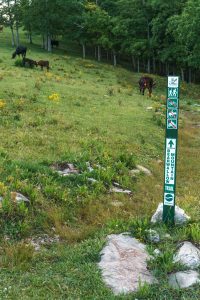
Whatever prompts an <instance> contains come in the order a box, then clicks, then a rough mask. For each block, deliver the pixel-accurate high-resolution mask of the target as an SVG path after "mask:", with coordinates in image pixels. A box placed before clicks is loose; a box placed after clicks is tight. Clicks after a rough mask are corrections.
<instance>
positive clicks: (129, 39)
mask: <svg viewBox="0 0 200 300" xmlns="http://www.w3.org/2000/svg"><path fill="white" fill-rule="evenodd" d="M0 24H3V25H5V26H8V27H9V28H10V30H11V33H12V45H13V46H14V45H18V44H19V43H20V34H19V32H20V31H19V28H23V29H24V30H25V31H26V32H27V35H28V38H29V41H30V43H33V34H37V35H41V38H42V45H43V47H44V48H45V49H46V50H47V51H51V50H52V49H51V39H53V38H55V37H58V36H62V37H63V38H65V39H66V40H67V39H70V40H73V41H75V42H77V43H78V44H79V45H80V46H81V49H82V56H83V58H85V57H86V56H87V55H89V54H90V55H91V53H93V55H94V56H95V58H96V59H97V60H98V61H101V60H102V59H107V60H112V62H113V64H114V65H115V66H116V65H117V63H119V62H121V61H124V62H127V63H128V64H129V65H130V66H131V67H132V68H133V69H134V71H137V72H141V71H143V72H148V73H158V74H163V75H164V74H174V73H177V72H178V73H179V74H180V75H181V77H182V80H187V81H188V82H192V81H193V82H195V81H198V80H199V77H200V74H199V73H200V72H199V69H200V51H199V49H200V47H199V46H200V34H199V28H200V1H199V0H168V1H163V0H0Z"/></svg>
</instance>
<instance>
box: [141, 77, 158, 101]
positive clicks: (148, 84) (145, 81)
mask: <svg viewBox="0 0 200 300" xmlns="http://www.w3.org/2000/svg"><path fill="white" fill-rule="evenodd" d="M138 83H139V88H140V93H142V95H144V92H145V90H146V89H148V91H149V97H151V94H152V90H153V87H154V86H155V85H156V83H155V81H154V80H153V78H151V77H149V76H144V77H141V78H140V80H139V82H138Z"/></svg>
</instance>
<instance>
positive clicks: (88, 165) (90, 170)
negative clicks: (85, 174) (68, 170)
mask: <svg viewBox="0 0 200 300" xmlns="http://www.w3.org/2000/svg"><path fill="white" fill-rule="evenodd" d="M86 166H87V168H88V171H89V172H92V171H94V169H93V168H92V167H91V165H90V162H89V161H87V162H86Z"/></svg>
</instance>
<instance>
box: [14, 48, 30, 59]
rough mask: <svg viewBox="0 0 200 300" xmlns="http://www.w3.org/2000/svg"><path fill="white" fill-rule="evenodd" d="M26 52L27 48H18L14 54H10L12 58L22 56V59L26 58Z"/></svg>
mask: <svg viewBox="0 0 200 300" xmlns="http://www.w3.org/2000/svg"><path fill="white" fill-rule="evenodd" d="M26 51H27V48H26V47H24V46H18V47H17V48H16V50H15V52H13V54H12V58H15V57H16V56H17V55H18V56H20V55H21V56H22V57H23V58H24V57H26Z"/></svg>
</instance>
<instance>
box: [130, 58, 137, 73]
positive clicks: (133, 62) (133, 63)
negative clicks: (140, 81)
mask: <svg viewBox="0 0 200 300" xmlns="http://www.w3.org/2000/svg"><path fill="white" fill-rule="evenodd" d="M131 60H132V66H133V71H135V65H136V64H135V57H134V56H133V55H132V56H131Z"/></svg>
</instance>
